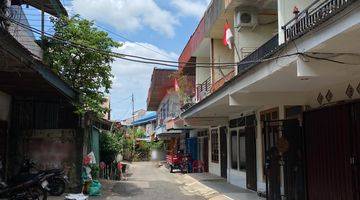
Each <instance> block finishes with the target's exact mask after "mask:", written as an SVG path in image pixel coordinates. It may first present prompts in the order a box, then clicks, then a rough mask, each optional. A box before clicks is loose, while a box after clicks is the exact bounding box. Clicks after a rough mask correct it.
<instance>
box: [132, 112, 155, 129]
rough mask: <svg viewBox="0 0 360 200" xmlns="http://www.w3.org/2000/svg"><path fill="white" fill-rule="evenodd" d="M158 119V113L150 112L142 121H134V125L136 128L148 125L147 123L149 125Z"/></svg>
mask: <svg viewBox="0 0 360 200" xmlns="http://www.w3.org/2000/svg"><path fill="white" fill-rule="evenodd" d="M156 119H157V114H156V112H148V113H146V114H145V115H144V116H143V117H141V118H140V119H138V120H136V121H134V123H133V125H135V126H136V125H141V124H146V123H149V122H151V121H154V120H156Z"/></svg>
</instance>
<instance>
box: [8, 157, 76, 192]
mask: <svg viewBox="0 0 360 200" xmlns="http://www.w3.org/2000/svg"><path fill="white" fill-rule="evenodd" d="M33 170H35V173H32V171H33ZM40 173H44V174H46V175H47V177H48V178H47V179H46V180H47V181H48V183H49V185H48V188H49V194H50V195H52V196H60V195H62V194H63V193H64V192H65V189H66V185H67V184H69V178H68V177H67V176H66V174H65V172H64V170H62V169H50V170H38V169H37V168H36V165H35V163H33V162H31V161H30V160H25V161H24V163H23V165H22V167H21V170H20V173H19V174H18V175H17V176H16V177H15V179H14V180H13V181H14V182H19V181H20V182H21V181H22V180H24V179H26V178H27V177H29V176H34V175H36V174H40Z"/></svg>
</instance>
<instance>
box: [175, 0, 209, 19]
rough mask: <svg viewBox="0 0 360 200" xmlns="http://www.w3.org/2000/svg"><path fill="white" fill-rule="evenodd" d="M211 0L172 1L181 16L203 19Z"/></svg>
mask: <svg viewBox="0 0 360 200" xmlns="http://www.w3.org/2000/svg"><path fill="white" fill-rule="evenodd" d="M210 2H211V0H171V4H173V5H174V6H175V7H176V8H177V9H178V10H179V15H182V16H194V17H197V18H201V17H202V16H203V15H204V12H205V10H206V8H207V7H208V5H209V3H210Z"/></svg>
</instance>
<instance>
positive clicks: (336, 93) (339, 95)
mask: <svg viewBox="0 0 360 200" xmlns="http://www.w3.org/2000/svg"><path fill="white" fill-rule="evenodd" d="M349 84H350V85H351V86H352V87H353V89H354V95H353V97H352V98H349V97H348V96H347V95H346V90H347V88H348V86H349ZM359 85H360V78H359V79H355V80H346V81H344V82H343V83H340V84H336V85H331V86H328V87H326V88H321V89H319V90H315V91H313V92H312V95H311V99H310V103H309V105H310V106H311V107H312V108H317V107H319V106H320V104H319V103H318V101H317V98H318V96H319V93H321V94H322V95H323V96H324V100H323V104H329V103H334V102H337V101H350V100H353V99H360V93H359V92H358V91H357V90H356V88H357V87H358V86H359ZM329 90H330V91H331V93H332V94H333V97H332V100H331V101H330V102H328V101H327V100H326V98H325V96H326V94H327V92H328V91H329Z"/></svg>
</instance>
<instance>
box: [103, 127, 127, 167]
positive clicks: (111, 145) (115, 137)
mask: <svg viewBox="0 0 360 200" xmlns="http://www.w3.org/2000/svg"><path fill="white" fill-rule="evenodd" d="M123 143H124V139H123V138H122V136H121V135H120V134H118V133H117V132H114V133H111V132H104V133H102V134H100V157H101V159H102V161H104V162H105V163H107V164H109V163H111V162H112V161H113V160H114V159H115V157H116V155H117V154H119V153H121V152H122V150H123V145H124V144H123Z"/></svg>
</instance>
